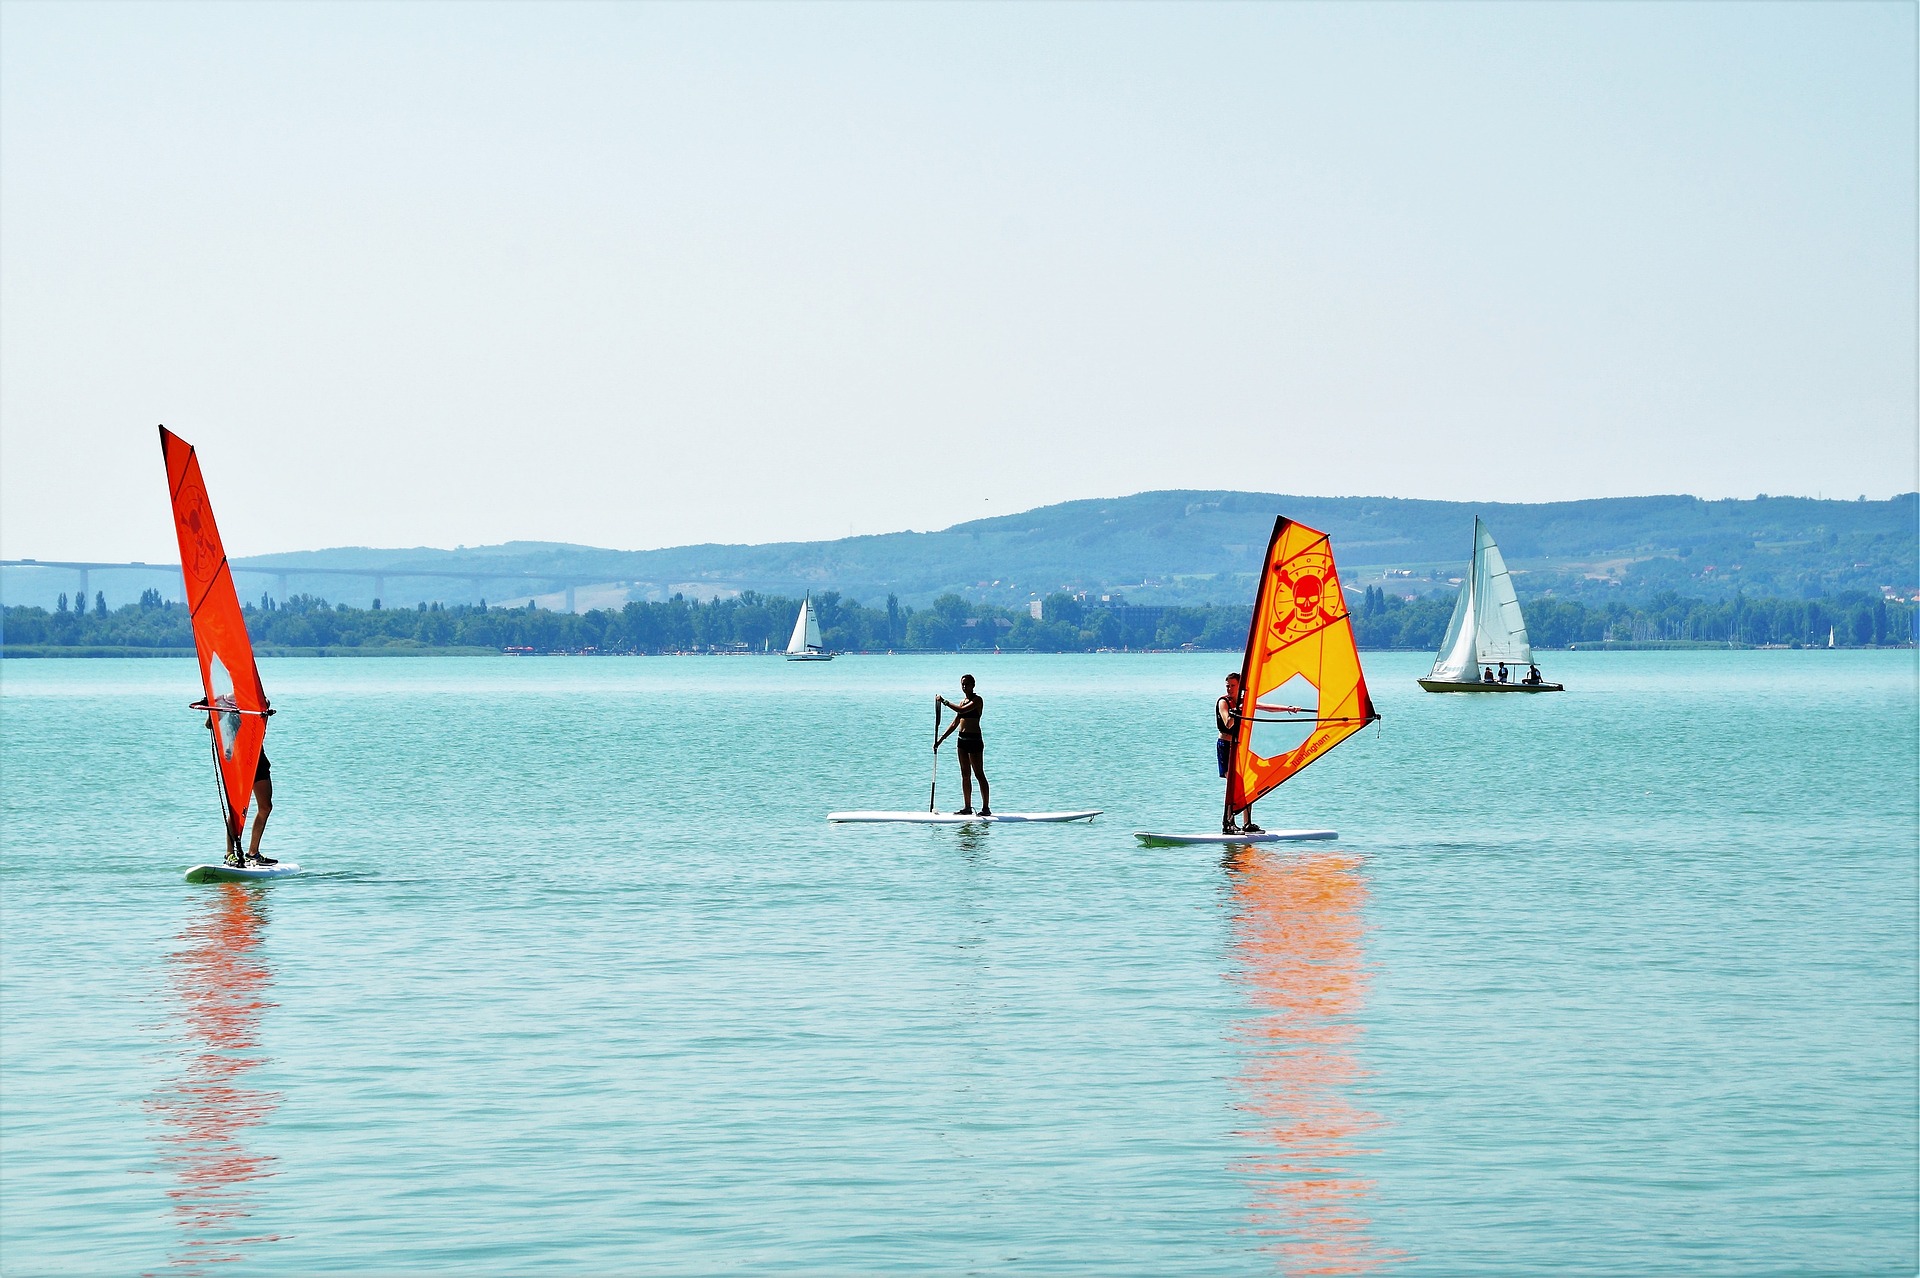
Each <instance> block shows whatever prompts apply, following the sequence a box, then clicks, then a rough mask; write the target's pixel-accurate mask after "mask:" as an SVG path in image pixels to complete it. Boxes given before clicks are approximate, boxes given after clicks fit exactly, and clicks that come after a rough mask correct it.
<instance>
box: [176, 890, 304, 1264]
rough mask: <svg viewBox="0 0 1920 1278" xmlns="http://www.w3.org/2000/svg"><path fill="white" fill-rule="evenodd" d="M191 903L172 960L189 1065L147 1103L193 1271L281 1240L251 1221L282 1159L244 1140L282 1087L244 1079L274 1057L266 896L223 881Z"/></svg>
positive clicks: (179, 1260)
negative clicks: (264, 1038)
mask: <svg viewBox="0 0 1920 1278" xmlns="http://www.w3.org/2000/svg"><path fill="white" fill-rule="evenodd" d="M192 909H193V911H194V914H193V915H192V918H191V921H190V922H189V924H188V925H187V927H186V928H185V930H183V931H182V932H181V933H180V936H179V940H180V943H181V948H180V949H178V950H176V951H175V952H174V953H173V954H172V955H171V956H170V957H169V959H168V964H167V978H168V979H167V983H168V986H169V993H170V994H171V995H172V997H173V1001H174V1004H175V1006H176V1008H177V1010H178V1029H179V1031H180V1035H181V1039H182V1041H183V1046H182V1048H181V1051H180V1057H181V1069H180V1071H179V1072H178V1073H177V1074H176V1075H175V1076H174V1077H173V1078H172V1079H171V1080H169V1081H168V1082H167V1083H165V1084H164V1085H162V1086H161V1087H160V1088H159V1089H158V1090H157V1091H155V1092H154V1094H153V1095H152V1097H150V1098H149V1099H148V1101H147V1104H146V1109H147V1112H148V1114H149V1115H151V1116H152V1117H153V1118H154V1119H155V1120H157V1129H156V1139H157V1140H158V1141H159V1142H160V1147H161V1161H162V1163H163V1164H165V1165H166V1166H167V1168H168V1169H169V1170H170V1171H171V1172H172V1174H173V1178H174V1184H173V1186H172V1188H170V1189H168V1191H167V1197H168V1198H169V1199H170V1200H171V1202H172V1207H171V1214H172V1216H173V1220H174V1223H175V1224H176V1225H177V1226H179V1230H180V1233H179V1243H178V1246H179V1250H178V1251H177V1252H176V1253H175V1255H174V1257H173V1260H172V1262H171V1266H172V1268H174V1269H175V1270H176V1271H181V1272H189V1273H191V1272H194V1271H195V1270H197V1269H199V1268H200V1267H201V1266H203V1265H210V1264H220V1263H226V1262H232V1261H238V1260H241V1259H243V1258H244V1256H245V1249H246V1248H247V1247H248V1246H251V1245H258V1244H261V1243H267V1242H272V1241H274V1236H273V1235H267V1234H249V1233H248V1232H247V1226H246V1222H247V1220H248V1218H249V1217H250V1216H251V1215H252V1214H253V1197H254V1194H253V1191H252V1190H251V1189H250V1188H248V1186H249V1185H250V1184H252V1182H255V1181H259V1180H263V1179H265V1178H266V1177H269V1176H271V1175H273V1174H274V1166H273V1164H274V1158H273V1157H272V1155H269V1154H261V1153H256V1152H253V1151H251V1150H249V1149H248V1148H247V1146H246V1144H245V1143H244V1141H243V1137H244V1135H245V1134H246V1132H247V1129H248V1128H252V1127H258V1126H260V1125H261V1124H262V1123H265V1122H266V1121H267V1120H268V1119H269V1118H270V1117H271V1116H272V1114H273V1111H274V1109H275V1107H276V1106H278V1104H279V1102H280V1093H278V1092H274V1091H267V1090H264V1089H261V1088H256V1087H249V1086H247V1083H246V1078H247V1075H248V1074H250V1073H251V1072H252V1071H253V1070H255V1069H258V1068H259V1067H260V1066H261V1065H263V1064H265V1063H266V1058H265V1057H264V1056H263V1055H262V1054H261V1051H260V1021H261V1018H262V1016H263V1015H264V1014H265V1013H266V1012H267V1011H268V1009H270V1008H272V1007H273V1006H274V1004H273V1003H271V1002H269V1001H268V1000H267V993H268V990H269V989H270V987H271V985H272V981H273V976H272V973H271V972H270V971H268V969H267V967H266V965H265V964H264V963H263V962H262V961H261V959H260V955H259V954H258V949H259V946H260V941H261V938H262V935H263V933H264V931H265V928H266V921H267V902H266V893H265V892H264V891H263V890H261V889H260V888H257V887H249V886H246V885H243V884H239V883H221V884H216V885H215V886H214V887H213V889H212V890H211V891H210V892H208V893H206V894H205V896H204V897H202V898H201V899H200V900H197V901H195V902H194V904H193V906H192Z"/></svg>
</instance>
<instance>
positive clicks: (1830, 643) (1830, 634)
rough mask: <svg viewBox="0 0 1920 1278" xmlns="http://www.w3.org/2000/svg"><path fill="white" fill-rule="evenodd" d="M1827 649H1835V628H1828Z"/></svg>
mask: <svg viewBox="0 0 1920 1278" xmlns="http://www.w3.org/2000/svg"><path fill="white" fill-rule="evenodd" d="M1827 647H1829V648H1831V647H1833V627H1832V626H1828V627H1827Z"/></svg>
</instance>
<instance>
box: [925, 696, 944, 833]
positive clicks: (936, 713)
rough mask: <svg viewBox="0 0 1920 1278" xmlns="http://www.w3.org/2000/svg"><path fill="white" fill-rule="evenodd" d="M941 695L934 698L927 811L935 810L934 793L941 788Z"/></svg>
mask: <svg viewBox="0 0 1920 1278" xmlns="http://www.w3.org/2000/svg"><path fill="white" fill-rule="evenodd" d="M941 704H942V703H941V701H940V698H939V697H937V696H936V697H935V698H934V699H933V783H932V784H931V785H929V786H928V787H927V811H929V812H931V811H933V793H934V791H935V790H938V789H939V788H940V707H941Z"/></svg>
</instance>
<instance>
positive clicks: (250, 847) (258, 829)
mask: <svg viewBox="0 0 1920 1278" xmlns="http://www.w3.org/2000/svg"><path fill="white" fill-rule="evenodd" d="M223 700H224V698H223ZM215 713H217V712H216V711H212V710H209V711H207V731H208V732H211V733H213V734H214V740H215V742H216V743H217V742H218V741H219V733H220V729H219V728H218V727H217V726H216V725H215V724H214V721H213V716H214V714H215ZM253 801H254V803H255V805H256V807H255V809H254V814H253V837H252V838H251V839H249V840H248V841H247V855H246V858H245V859H244V860H243V861H242V862H241V864H242V865H278V864H280V863H279V862H278V861H276V860H274V859H273V858H272V857H270V856H267V855H266V854H264V853H263V852H261V851H260V836H261V835H263V834H265V833H266V830H267V816H268V815H269V814H270V813H271V812H272V811H273V765H272V764H271V763H269V762H267V751H266V748H265V747H262V748H261V750H260V762H259V764H258V765H257V766H256V767H255V768H254V770H253ZM227 860H228V863H229V864H231V863H232V861H233V851H232V850H229V851H228V853H227Z"/></svg>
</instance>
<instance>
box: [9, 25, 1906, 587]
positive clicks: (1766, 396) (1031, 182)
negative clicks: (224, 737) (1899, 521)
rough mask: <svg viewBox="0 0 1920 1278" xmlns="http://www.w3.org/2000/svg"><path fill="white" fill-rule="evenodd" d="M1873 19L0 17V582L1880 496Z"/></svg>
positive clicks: (1901, 480)
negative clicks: (1092, 525)
mask: <svg viewBox="0 0 1920 1278" xmlns="http://www.w3.org/2000/svg"><path fill="white" fill-rule="evenodd" d="M1915 12H1916V11H1915V7H1914V6H1913V5H1911V4H1907V3H1878V4H1846V3H1840V4H1809V5H1796V4H1786V3H1768V4H1753V5H1747V4H1738V3H1720V4H1681V5H1662V4H1651V3H1647V4H1595V5H1581V4H1537V5H1529V4H1521V3H1502V4H1489V5H1475V4H1418V5H1398V4H1383V5H1365V4H1352V5H1330V6H1321V5H1314V4H1285V5H1280V4H1275V5H1260V4H1233V5H1213V6H1209V5H1180V6H1156V5H1075V4H1054V5H1041V6H1025V7H1023V6H1016V5H987V4H979V5H955V6H942V5H928V4H917V5H895V6H885V5H879V4H861V5H854V6H808V5H799V4H785V5H772V4H765V5H738V6H724V5H702V6H699V7H678V6H669V5H618V4H590V5H573V6H569V5H562V4H542V5H538V6H534V5H479V6H472V5H458V4H412V5H381V4H353V5H301V4H284V3H283V4H273V5H238V4H222V5H213V6H199V5H164V4H154V5H129V4H112V5H102V6H88V5H79V4H59V5H54V4H24V3H17V2H15V3H6V4H4V5H0V543H3V547H0V548H3V549H4V552H5V554H7V555H10V556H17V555H35V556H39V557H42V558H48V557H53V556H79V555H86V556H100V557H106V558H129V557H130V558H145V559H165V558H170V557H171V556H172V553H173V549H174V548H173V546H172V545H171V541H170V538H171V528H170V526H169V523H168V520H167V516H166V511H165V506H164V500H163V497H162V480H161V470H160V463H159V450H158V448H157V446H156V445H155V442H154V431H153V427H154V423H156V422H165V423H167V424H168V425H169V426H172V427H173V428H174V429H176V430H178V431H179V432H181V433H182V434H184V435H185V436H186V437H187V438H189V439H191V440H193V441H195V442H196V443H198V444H199V445H200V446H201V449H202V453H203V458H204V462H205V465H206V468H207V471H208V477H209V481H210V484H211V486H212V491H213V495H214V499H215V502H216V505H217V508H218V510H219V513H220V517H221V521H222V524H223V526H224V528H225V531H226V533H227V539H228V544H229V547H230V548H231V549H232V550H233V551H234V552H235V553H237V554H247V553H260V552H266V551H274V550H286V549H297V548H306V547H317V546H328V545H340V544H373V545H411V544H433V545H448V546H450V545H454V544H456V543H466V544H477V543H484V542H493V541H500V540H505V539H508V538H539V539H551V540H567V541H579V542H587V543H592V544H598V545H606V546H616V547H635V548H637V547H646V546H657V545H667V544H678V543H684V542H692V541H702V540H725V541H765V540H784V539H790V538H791V539H800V538H815V537H829V536H842V535H845V534H846V533H847V532H848V531H849V530H850V529H851V530H854V531H859V532H879V531H886V530H891V529H896V528H902V527H918V528H925V527H938V526H942V525H945V524H948V523H951V522H953V521H956V520H959V519H966V518H972V517H976V516H979V515H983V514H996V513H1008V512H1012V511H1015V510H1019V509H1023V508H1025V507H1028V506H1033V505H1038V504H1041V503H1044V502H1050V501H1058V500H1063V499H1068V498H1075V497H1089V496H1101V495H1113V494H1119V493H1127V492H1134V491H1139V490H1142V489H1148V488H1164V487H1232V488H1253V489H1269V490H1280V491H1290V492H1302V493H1324V494H1341V493H1379V494H1389V495H1396V496H1420V497H1442V498H1460V499H1476V498H1484V499H1501V500H1523V501H1524V500H1545V499H1553V498H1568V497H1590V496H1605V495H1616V494H1634V493H1651V492H1675V491H1683V492H1693V493H1698V494H1700V495H1703V496H1710V497H1711V496H1751V495H1753V494H1754V493H1755V492H1760V491H1765V492H1773V493H1805V494H1809V495H1811V494H1814V493H1816V492H1821V493H1825V494H1826V495H1828V496H1834V495H1843V496H1848V497H1851V496H1854V495H1856V494H1858V493H1863V492H1864V493H1867V494H1870V495H1873V496H1885V495H1887V494H1889V493H1892V492H1896V491H1903V490H1907V489H1911V488H1913V487H1914V486H1915V483H1916V480H1915V340H1916V333H1915V296H1916V278H1915V237H1916V233H1915V180H1916V179H1915V85H1914V74H1915V73H1914V68H1915V58H1916V49H1915Z"/></svg>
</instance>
